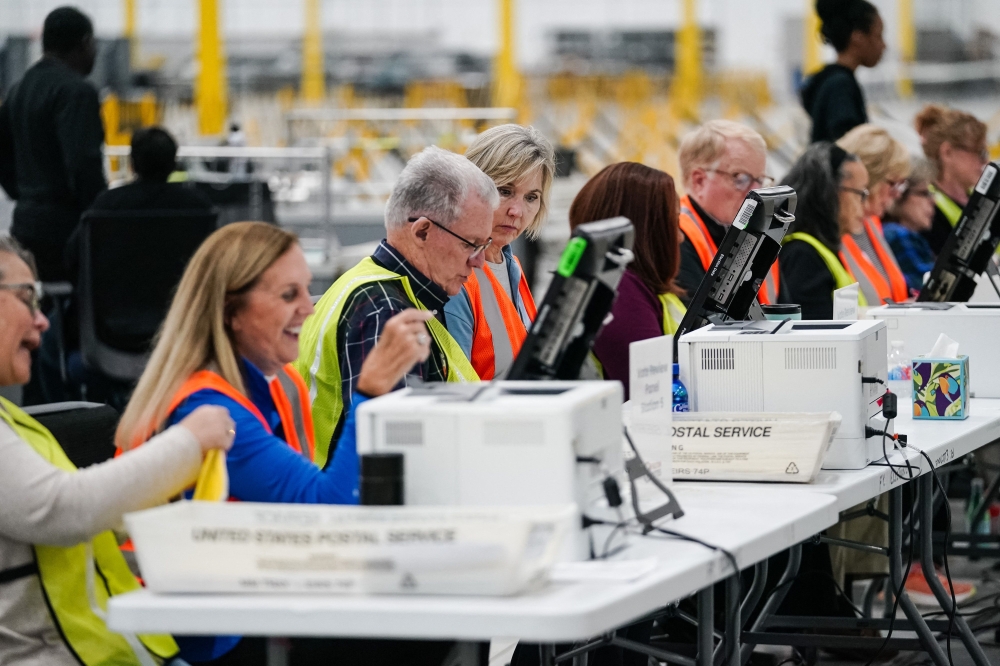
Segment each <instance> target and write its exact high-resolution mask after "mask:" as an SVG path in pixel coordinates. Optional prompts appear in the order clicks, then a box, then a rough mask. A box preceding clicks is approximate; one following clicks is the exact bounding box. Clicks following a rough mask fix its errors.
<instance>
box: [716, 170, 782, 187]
mask: <svg viewBox="0 0 1000 666" xmlns="http://www.w3.org/2000/svg"><path fill="white" fill-rule="evenodd" d="M708 171H711V172H712V173H720V174H722V175H724V176H729V177H730V178H732V179H733V187H735V188H736V189H738V190H749V189H750V188H751V186H754V185H756V186H757V187H771V185H774V178H771V177H770V176H754V175H752V174H749V173H746V172H745V171H722V170H721V169H708Z"/></svg>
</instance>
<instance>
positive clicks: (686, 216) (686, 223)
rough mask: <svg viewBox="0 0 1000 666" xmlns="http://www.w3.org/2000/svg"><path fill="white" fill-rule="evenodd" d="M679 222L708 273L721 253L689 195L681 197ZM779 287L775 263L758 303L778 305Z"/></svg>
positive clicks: (759, 294)
mask: <svg viewBox="0 0 1000 666" xmlns="http://www.w3.org/2000/svg"><path fill="white" fill-rule="evenodd" d="M677 222H678V225H679V226H680V229H681V232H682V233H683V234H684V236H685V238H687V239H688V242H689V243H691V246H692V247H694V251H695V252H697V253H698V259H699V260H700V261H701V267H702V269H703V270H704V271H705V272H706V273H707V272H708V269H709V268H711V267H712V259H714V258H715V255H716V253H717V252H718V251H719V246H718V245H716V244H715V241H714V240H712V235H711V234H710V233H708V227H706V226H705V222H704V221H703V220H702V219H701V216H700V215H698V212H697V211H696V210H695V207H694V205H693V204H692V203H691V197H690V196H689V195H687V194H685V195H684V196H683V197H681V212H680V216H679V217H678V218H677ZM778 287H779V278H778V265H777V262H775V263H774V264H772V265H771V270H770V271H768V273H767V277H765V278H764V282H763V284H761V286H760V290H759V291H758V292H757V301H758V302H759V303H761V304H764V305H766V304H769V303H777V302H778Z"/></svg>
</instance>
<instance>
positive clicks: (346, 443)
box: [168, 359, 365, 504]
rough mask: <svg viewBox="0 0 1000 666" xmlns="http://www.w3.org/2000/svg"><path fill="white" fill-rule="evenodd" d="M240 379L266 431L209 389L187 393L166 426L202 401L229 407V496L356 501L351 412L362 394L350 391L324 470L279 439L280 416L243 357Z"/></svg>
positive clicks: (263, 383) (302, 501)
mask: <svg viewBox="0 0 1000 666" xmlns="http://www.w3.org/2000/svg"><path fill="white" fill-rule="evenodd" d="M243 379H244V381H245V382H246V387H247V391H248V393H249V395H250V401H251V402H252V403H253V404H254V406H255V407H257V409H258V410H259V411H260V413H261V415H263V417H264V419H265V420H266V421H267V423H268V425H269V426H270V428H271V432H270V433H269V432H268V431H267V429H266V428H265V427H264V425H263V424H262V423H261V422H260V419H258V418H257V417H256V416H255V415H254V414H253V413H251V412H250V411H249V410H248V409H246V408H245V407H243V405H241V404H239V403H238V402H236V401H235V400H233V399H232V398H230V397H228V396H225V395H223V394H221V393H219V392H218V391H214V390H212V389H202V390H201V391H197V392H195V393H193V394H192V395H190V396H189V397H188V398H187V399H186V400H185V401H184V402H182V403H181V404H180V405H179V406H178V407H177V409H175V410H174V411H173V413H171V415H170V418H169V419H168V425H174V424H175V423H178V422H179V421H180V420H181V419H183V418H184V417H185V416H187V415H188V414H190V413H191V412H193V411H194V410H195V409H197V408H198V407H200V406H202V405H218V406H220V407H225V408H226V409H228V410H229V414H230V416H231V417H232V419H233V421H235V422H236V438H235V440H234V441H233V447H232V449H230V451H229V453H228V454H227V455H226V468H227V471H228V472H229V492H230V494H231V495H232V496H233V497H238V498H239V499H241V500H243V501H246V502H287V503H293V504H357V503H358V497H359V494H358V454H357V447H356V430H355V410H356V409H357V407H358V405H360V404H361V403H362V402H364V401H365V397H364V396H363V395H360V394H356V396H355V399H354V401H353V402H352V403H351V409H350V411H349V412H348V416H347V419H346V421H345V422H344V428H343V431H342V432H341V435H340V439H339V440H338V444H337V450H336V452H335V453H334V457H333V460H332V461H330V464H329V465H328V466H327V468H326V470H325V471H324V470H320V469H319V468H318V467H316V466H315V465H314V464H312V463H311V462H309V461H308V460H306V459H305V458H304V457H303V456H302V455H301V454H299V453H297V452H296V451H295V450H293V449H292V448H291V447H290V446H288V444H287V443H286V442H285V440H284V439H282V437H281V436H282V426H281V417H280V416H279V415H278V410H277V408H276V407H275V405H274V400H273V399H272V398H271V391H270V388H269V386H268V382H267V379H266V378H265V377H264V374H263V373H262V372H261V371H260V370H258V369H257V368H256V367H254V365H253V364H252V363H250V362H249V361H247V360H246V359H243ZM272 433H273V434H272Z"/></svg>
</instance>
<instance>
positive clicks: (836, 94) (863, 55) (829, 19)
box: [802, 0, 885, 142]
mask: <svg viewBox="0 0 1000 666" xmlns="http://www.w3.org/2000/svg"><path fill="white" fill-rule="evenodd" d="M816 13H817V14H818V15H819V18H820V21H821V22H822V27H821V28H820V33H821V34H822V35H823V40H824V41H826V43H827V44H830V45H831V46H832V47H833V48H835V49H836V50H837V61H836V62H834V63H831V64H829V65H827V66H826V67H824V68H823V69H822V70H820V71H819V72H817V73H816V74H815V75H814V76H813V77H812V78H810V79H809V80H808V81H807V82H806V84H805V86H803V88H802V106H804V107H805V109H806V111H807V112H808V113H809V115H810V116H811V117H812V121H813V127H812V138H811V141H813V142H816V141H836V140H837V139H839V138H840V137H842V136H843V135H844V134H846V133H847V132H848V131H849V130H851V129H853V128H854V127H857V126H858V125H863V124H864V123H866V122H868V112H867V111H866V110H865V96H864V93H863V92H861V86H859V85H858V81H857V79H856V78H854V72H855V70H857V68H858V67H859V66H863V67H874V66H875V65H877V64H878V62H879V60H881V59H882V54H883V53H884V52H885V41H883V39H882V28H883V26H882V17H881V16H879V13H878V10H877V9H876V8H875V6H874V5H872V4H871V3H870V2H867V0H817V1H816Z"/></svg>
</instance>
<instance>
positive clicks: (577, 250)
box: [556, 237, 587, 277]
mask: <svg viewBox="0 0 1000 666" xmlns="http://www.w3.org/2000/svg"><path fill="white" fill-rule="evenodd" d="M586 249H587V239H585V238H579V237H577V238H570V239H569V243H567V244H566V249H565V250H563V253H562V256H561V257H559V267H558V268H557V269H556V273H559V275H561V276H563V277H569V276H571V275H573V271H575V270H576V266H577V264H579V263H580V258H581V257H583V252H584V250H586Z"/></svg>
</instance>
